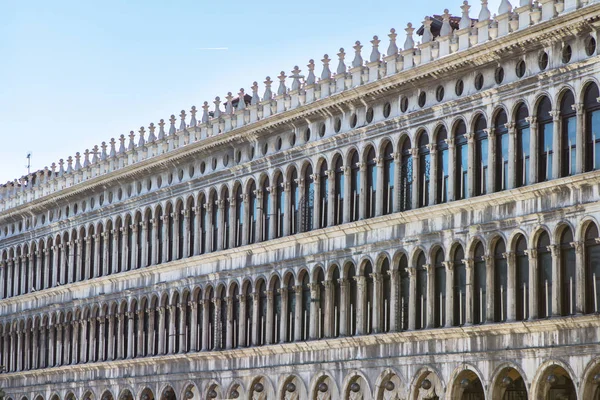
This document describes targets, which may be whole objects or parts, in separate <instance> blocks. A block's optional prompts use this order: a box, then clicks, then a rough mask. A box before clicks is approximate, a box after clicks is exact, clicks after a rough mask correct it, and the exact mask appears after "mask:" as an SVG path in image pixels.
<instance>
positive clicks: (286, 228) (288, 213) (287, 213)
mask: <svg viewBox="0 0 600 400" xmlns="http://www.w3.org/2000/svg"><path fill="white" fill-rule="evenodd" d="M283 191H284V192H285V196H284V201H285V204H284V206H283V207H284V213H283V214H284V218H283V236H289V235H290V232H291V231H292V212H293V210H292V207H293V204H292V200H291V198H290V193H291V185H290V182H285V183H284V184H283ZM246 206H247V201H246V200H245V197H244V215H245V216H247V215H248V213H247V212H246V211H247V207H246ZM245 231H246V229H244V232H245ZM244 243H246V242H244Z"/></svg>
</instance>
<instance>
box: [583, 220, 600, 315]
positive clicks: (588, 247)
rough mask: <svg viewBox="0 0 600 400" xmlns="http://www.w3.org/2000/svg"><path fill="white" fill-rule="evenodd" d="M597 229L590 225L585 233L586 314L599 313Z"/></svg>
mask: <svg viewBox="0 0 600 400" xmlns="http://www.w3.org/2000/svg"><path fill="white" fill-rule="evenodd" d="M598 237H599V235H598V227H597V226H596V224H594V223H590V225H589V226H588V228H587V229H586V231H585V243H584V244H585V249H584V254H585V273H586V275H587V279H586V280H585V281H586V282H587V285H586V307H585V308H586V310H585V311H586V312H587V313H597V312H598V311H600V297H599V296H598V293H599V292H600V285H599V280H600V243H598Z"/></svg>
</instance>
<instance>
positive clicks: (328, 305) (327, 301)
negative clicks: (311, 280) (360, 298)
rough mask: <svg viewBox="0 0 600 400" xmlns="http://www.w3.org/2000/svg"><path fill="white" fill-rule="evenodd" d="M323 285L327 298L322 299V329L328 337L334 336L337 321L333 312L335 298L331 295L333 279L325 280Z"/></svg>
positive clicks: (324, 335) (325, 336)
mask: <svg viewBox="0 0 600 400" xmlns="http://www.w3.org/2000/svg"><path fill="white" fill-rule="evenodd" d="M323 287H324V288H325V298H324V299H321V303H322V304H323V305H322V307H323V309H322V310H321V312H322V313H323V326H322V328H321V329H323V337H324V338H327V337H332V336H333V329H334V323H335V322H334V321H335V319H334V318H335V314H334V312H333V299H332V295H331V281H330V280H326V281H323ZM319 294H320V293H319ZM284 319H285V318H284Z"/></svg>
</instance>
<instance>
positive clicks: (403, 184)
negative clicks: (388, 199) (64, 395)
mask: <svg viewBox="0 0 600 400" xmlns="http://www.w3.org/2000/svg"><path fill="white" fill-rule="evenodd" d="M400 162H401V164H400V193H399V194H400V206H399V208H400V211H406V210H410V209H411V208H412V207H411V205H412V181H413V162H412V151H411V144H410V140H409V139H408V138H406V139H405V140H404V142H403V143H402V150H401V152H400Z"/></svg>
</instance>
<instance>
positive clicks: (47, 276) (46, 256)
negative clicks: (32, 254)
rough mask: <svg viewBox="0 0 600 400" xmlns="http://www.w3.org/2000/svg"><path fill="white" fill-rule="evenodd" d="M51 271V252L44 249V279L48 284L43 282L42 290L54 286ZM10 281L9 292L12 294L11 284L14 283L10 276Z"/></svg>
mask: <svg viewBox="0 0 600 400" xmlns="http://www.w3.org/2000/svg"><path fill="white" fill-rule="evenodd" d="M49 269H50V251H49V250H48V249H47V248H45V249H44V279H45V281H46V282H42V289H47V288H49V287H51V286H52V276H50V271H49ZM8 271H10V266H9V269H8ZM8 279H9V281H8V283H9V288H8V290H9V292H10V290H11V289H10V284H11V282H12V281H11V279H10V276H9V278H8Z"/></svg>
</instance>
